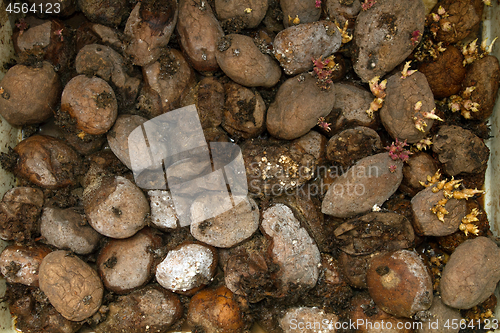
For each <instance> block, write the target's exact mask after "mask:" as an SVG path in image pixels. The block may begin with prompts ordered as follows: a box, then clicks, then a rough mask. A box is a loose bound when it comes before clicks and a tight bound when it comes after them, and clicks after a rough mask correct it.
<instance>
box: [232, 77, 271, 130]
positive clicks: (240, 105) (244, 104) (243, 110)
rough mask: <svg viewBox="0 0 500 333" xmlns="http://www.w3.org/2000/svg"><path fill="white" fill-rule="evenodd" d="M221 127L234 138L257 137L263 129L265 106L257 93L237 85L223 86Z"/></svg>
mask: <svg viewBox="0 0 500 333" xmlns="http://www.w3.org/2000/svg"><path fill="white" fill-rule="evenodd" d="M224 91H225V94H226V101H225V104H224V112H223V118H222V127H223V128H224V129H225V130H226V131H227V132H228V133H229V134H230V135H231V136H232V137H234V138H240V137H241V138H244V139H249V138H253V137H257V136H258V135H260V134H261V133H262V132H263V131H264V129H265V119H266V105H265V103H264V100H263V99H262V96H261V95H260V94H259V92H257V91H255V92H253V91H252V90H250V89H248V88H245V87H243V86H241V85H239V84H237V83H234V82H229V83H227V84H225V85H224Z"/></svg>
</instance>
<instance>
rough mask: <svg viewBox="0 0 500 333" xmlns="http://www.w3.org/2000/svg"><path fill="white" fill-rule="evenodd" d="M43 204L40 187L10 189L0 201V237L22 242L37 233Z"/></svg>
mask: <svg viewBox="0 0 500 333" xmlns="http://www.w3.org/2000/svg"><path fill="white" fill-rule="evenodd" d="M43 204H44V197H43V192H42V190H40V189H38V188H31V187H14V188H13V189H10V190H8V191H7V192H6V193H5V195H4V196H3V198H2V201H1V202H0V238H1V239H3V240H14V241H16V242H22V241H25V240H28V239H29V238H31V237H32V235H34V234H37V233H38V230H39V226H38V217H39V216H40V213H41V212H42V207H43Z"/></svg>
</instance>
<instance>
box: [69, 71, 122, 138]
mask: <svg viewBox="0 0 500 333" xmlns="http://www.w3.org/2000/svg"><path fill="white" fill-rule="evenodd" d="M61 111H63V112H67V113H68V114H69V115H70V116H71V118H74V119H75V120H76V128H77V129H79V130H81V131H83V132H85V133H87V134H92V135H99V134H104V133H106V132H107V131H108V130H109V129H110V128H111V126H113V124H114V122H115V120H116V116H117V114H118V104H117V102H116V97H115V93H114V91H113V89H112V88H111V86H110V85H109V84H108V83H106V81H104V80H103V79H100V78H98V77H92V78H89V77H87V76H85V75H78V76H76V77H74V78H73V79H71V81H69V82H68V84H66V86H65V87H64V90H63V93H62V96H61Z"/></svg>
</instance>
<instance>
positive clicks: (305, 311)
mask: <svg viewBox="0 0 500 333" xmlns="http://www.w3.org/2000/svg"><path fill="white" fill-rule="evenodd" d="M279 322H280V327H281V328H282V329H283V332H284V333H292V332H294V333H295V332H296V333H299V332H303V333H315V332H317V331H318V330H319V329H325V330H327V329H335V324H337V323H340V318H339V317H338V316H337V315H335V314H333V313H326V312H325V310H321V309H318V308H317V307H291V308H289V309H287V310H286V312H285V315H284V316H283V317H282V318H281V319H280V320H279ZM318 324H319V325H318ZM337 325H338V324H337Z"/></svg>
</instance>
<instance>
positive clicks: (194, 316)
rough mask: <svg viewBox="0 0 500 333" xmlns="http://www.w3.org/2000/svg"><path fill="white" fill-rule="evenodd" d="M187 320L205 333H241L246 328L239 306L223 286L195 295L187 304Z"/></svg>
mask: <svg viewBox="0 0 500 333" xmlns="http://www.w3.org/2000/svg"><path fill="white" fill-rule="evenodd" d="M187 320H188V323H189V324H190V325H192V326H193V327H195V328H197V327H199V328H200V329H203V331H205V332H218V333H241V332H243V329H244V328H245V326H246V323H245V320H244V318H243V313H242V310H241V308H240V306H239V305H238V303H237V302H236V301H235V300H234V299H233V293H232V292H231V291H230V290H229V289H227V288H226V287H225V286H220V287H219V288H217V289H204V290H202V291H200V292H198V293H197V294H195V295H194V296H193V297H192V298H191V302H190V303H189V309H188V312H187Z"/></svg>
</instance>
